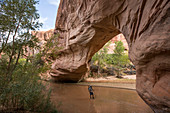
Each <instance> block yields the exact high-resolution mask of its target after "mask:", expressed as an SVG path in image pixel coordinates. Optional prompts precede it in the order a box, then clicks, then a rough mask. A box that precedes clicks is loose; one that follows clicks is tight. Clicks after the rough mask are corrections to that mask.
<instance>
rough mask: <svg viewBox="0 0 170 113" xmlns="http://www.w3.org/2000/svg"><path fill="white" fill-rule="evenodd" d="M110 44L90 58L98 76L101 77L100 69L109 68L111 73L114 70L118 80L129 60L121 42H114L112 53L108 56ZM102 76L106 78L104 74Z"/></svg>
mask: <svg viewBox="0 0 170 113" xmlns="http://www.w3.org/2000/svg"><path fill="white" fill-rule="evenodd" d="M110 43H111V42H108V43H107V44H106V45H105V46H104V47H103V48H102V49H100V50H99V51H98V52H97V53H96V54H95V55H94V56H93V57H92V65H93V66H94V65H95V66H97V69H98V71H97V72H98V75H101V70H102V69H103V70H104V69H106V68H110V69H112V71H113V69H114V71H115V72H116V75H117V77H118V78H121V73H122V71H123V70H124V68H125V67H127V66H128V65H129V64H130V60H129V58H128V55H127V53H125V47H124V46H123V43H122V42H121V41H118V42H115V49H114V50H113V53H112V54H108V46H109V45H110ZM91 74H92V73H91ZM103 76H106V74H103Z"/></svg>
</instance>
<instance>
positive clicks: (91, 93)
mask: <svg viewBox="0 0 170 113" xmlns="http://www.w3.org/2000/svg"><path fill="white" fill-rule="evenodd" d="M88 90H89V93H90V99H91V98H92V99H94V94H93V91H94V90H93V89H92V86H89V87H88Z"/></svg>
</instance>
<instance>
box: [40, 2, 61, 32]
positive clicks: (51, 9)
mask: <svg viewBox="0 0 170 113" xmlns="http://www.w3.org/2000/svg"><path fill="white" fill-rule="evenodd" d="M59 2H60V0H39V4H38V5H37V10H38V13H39V14H40V20H39V21H40V22H41V23H43V27H42V28H40V30H41V31H46V30H49V29H54V28H55V20H56V16H57V9H58V5H59Z"/></svg>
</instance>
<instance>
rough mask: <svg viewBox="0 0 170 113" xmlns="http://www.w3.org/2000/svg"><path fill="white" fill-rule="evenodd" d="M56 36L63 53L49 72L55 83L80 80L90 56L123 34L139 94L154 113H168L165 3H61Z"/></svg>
mask: <svg viewBox="0 0 170 113" xmlns="http://www.w3.org/2000/svg"><path fill="white" fill-rule="evenodd" d="M55 33H59V34H60V37H59V38H58V40H59V42H60V45H61V46H62V47H64V48H63V50H62V52H61V55H60V56H59V59H56V61H55V62H54V63H53V66H52V70H51V72H50V74H51V75H52V77H54V78H55V80H59V81H74V82H76V81H78V80H79V79H81V77H82V76H83V75H84V74H85V72H86V71H87V64H88V61H89V60H90V59H91V57H92V56H93V54H94V53H95V52H97V51H98V50H99V49H100V48H101V47H102V46H103V45H104V44H105V43H106V42H107V41H109V40H110V39H111V38H112V37H114V36H116V35H118V34H119V33H123V34H124V36H125V38H126V40H127V42H128V45H129V57H130V59H131V61H132V62H133V63H134V64H135V66H136V68H137V82H136V83H137V85H136V88H137V92H138V94H139V95H140V96H141V97H142V98H143V99H144V100H145V102H146V103H147V104H148V105H150V107H151V108H152V109H153V110H154V111H155V112H157V113H166V112H167V113H168V112H170V3H169V0H61V1H60V6H59V9H58V15H57V19H56V27H55Z"/></svg>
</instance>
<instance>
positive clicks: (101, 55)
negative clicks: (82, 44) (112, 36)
mask: <svg viewBox="0 0 170 113" xmlns="http://www.w3.org/2000/svg"><path fill="white" fill-rule="evenodd" d="M110 43H111V42H108V43H106V44H105V45H104V47H103V48H102V49H100V50H99V51H98V52H97V53H95V55H94V56H93V57H92V62H93V64H94V65H97V66H98V71H97V73H98V75H100V74H101V73H100V72H101V70H102V68H103V67H105V66H106V60H107V53H108V46H109V45H110Z"/></svg>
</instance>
